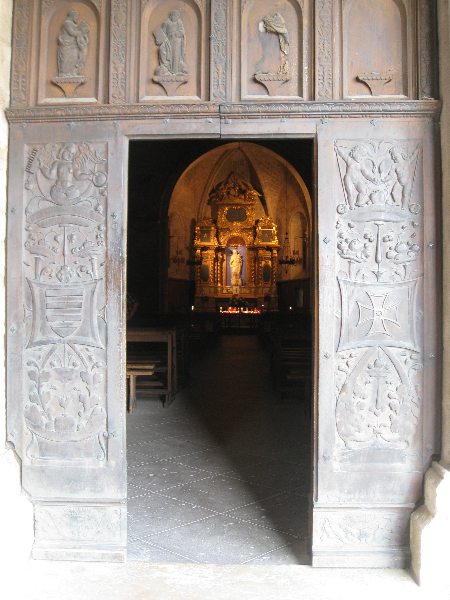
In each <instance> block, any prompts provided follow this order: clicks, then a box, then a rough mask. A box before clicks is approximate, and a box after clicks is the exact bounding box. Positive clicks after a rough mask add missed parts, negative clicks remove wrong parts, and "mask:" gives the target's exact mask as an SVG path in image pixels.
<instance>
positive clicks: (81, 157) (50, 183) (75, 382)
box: [24, 143, 107, 461]
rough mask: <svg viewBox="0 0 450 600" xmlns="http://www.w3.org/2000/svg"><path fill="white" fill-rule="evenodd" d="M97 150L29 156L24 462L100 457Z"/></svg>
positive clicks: (65, 148) (101, 251) (57, 147)
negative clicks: (26, 434) (26, 442)
mask: <svg viewBox="0 0 450 600" xmlns="http://www.w3.org/2000/svg"><path fill="white" fill-rule="evenodd" d="M99 146H100V145H99ZM103 146H104V145H103ZM105 151H106V147H103V148H101V149H100V148H98V149H97V148H94V147H93V146H92V145H90V144H86V143H79V144H74V143H69V144H48V145H46V146H37V147H34V148H32V150H31V151H30V153H29V160H28V163H27V168H26V170H27V172H28V174H29V177H28V179H27V181H26V184H25V187H26V189H27V191H28V194H29V195H30V196H31V197H30V199H29V201H28V204H27V206H26V210H25V215H26V221H27V226H26V232H27V238H26V241H25V244H24V249H25V252H26V255H27V260H26V261H25V265H26V266H28V268H29V270H30V272H29V276H27V277H26V286H27V289H28V294H27V297H28V298H29V303H28V305H26V306H25V307H24V309H25V317H24V320H25V322H29V323H30V327H29V338H28V344H27V348H26V350H25V365H26V372H27V377H28V381H29V391H28V401H29V403H28V404H27V405H26V406H25V415H24V416H25V422H26V425H27V428H28V431H29V432H30V434H31V441H30V443H29V445H28V448H27V456H28V458H30V459H32V460H34V459H38V458H39V459H42V458H45V459H55V460H58V459H59V460H80V459H90V460H100V461H103V460H105V459H106V455H107V450H106V445H105V444H106V437H107V433H106V431H107V425H106V420H107V418H106V408H105V402H106V400H105V398H106V392H105V369H106V362H105V358H106V357H105V349H104V342H103V339H102V338H103V336H104V332H102V329H103V328H102V327H101V326H100V321H101V320H102V319H103V320H105V318H106V317H105V299H104V266H105V253H106V246H105V224H104V216H103V215H104V211H105V203H106V184H107V173H106V171H105V165H106V158H105V157H104V155H105V153H106V152H105Z"/></svg>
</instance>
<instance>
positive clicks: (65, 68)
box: [58, 10, 90, 77]
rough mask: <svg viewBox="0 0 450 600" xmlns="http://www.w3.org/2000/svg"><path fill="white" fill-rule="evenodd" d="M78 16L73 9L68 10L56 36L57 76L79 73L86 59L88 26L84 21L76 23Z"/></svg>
mask: <svg viewBox="0 0 450 600" xmlns="http://www.w3.org/2000/svg"><path fill="white" fill-rule="evenodd" d="M78 18H79V15H78V13H77V12H76V11H75V10H71V11H69V12H68V13H67V17H66V20H65V21H64V23H63V26H62V28H61V31H60V33H59V36H58V75H59V77H76V76H77V75H80V73H81V69H82V68H83V65H84V62H85V60H86V54H87V48H88V44H89V29H90V28H89V25H88V24H87V23H86V21H81V23H79V24H77V21H78Z"/></svg>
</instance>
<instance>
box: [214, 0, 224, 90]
mask: <svg viewBox="0 0 450 600" xmlns="http://www.w3.org/2000/svg"><path fill="white" fill-rule="evenodd" d="M226 67H227V2H226V0H212V2H211V100H226V91H227V90H226V88H227V68H226Z"/></svg>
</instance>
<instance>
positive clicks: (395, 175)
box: [383, 146, 419, 209]
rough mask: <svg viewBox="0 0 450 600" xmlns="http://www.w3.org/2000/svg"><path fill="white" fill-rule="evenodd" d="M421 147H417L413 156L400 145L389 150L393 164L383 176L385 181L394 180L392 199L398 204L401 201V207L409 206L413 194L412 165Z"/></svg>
mask: <svg viewBox="0 0 450 600" xmlns="http://www.w3.org/2000/svg"><path fill="white" fill-rule="evenodd" d="M418 152H419V148H418V147H417V148H416V149H415V150H414V152H413V153H412V154H411V156H408V155H407V154H406V153H405V152H404V151H402V150H401V149H400V148H399V147H398V146H393V147H392V148H391V149H390V150H389V155H390V157H391V159H392V161H393V165H392V166H391V169H390V171H389V173H388V174H387V175H386V176H385V177H384V178H383V183H385V182H387V181H393V182H394V185H393V188H392V192H391V194H392V199H393V200H394V202H395V203H396V204H400V203H401V207H402V208H403V209H404V208H407V207H408V205H409V199H410V196H411V191H412V186H413V181H414V177H413V176H412V175H411V173H410V167H411V166H412V165H413V164H414V163H415V161H416V158H417V155H418Z"/></svg>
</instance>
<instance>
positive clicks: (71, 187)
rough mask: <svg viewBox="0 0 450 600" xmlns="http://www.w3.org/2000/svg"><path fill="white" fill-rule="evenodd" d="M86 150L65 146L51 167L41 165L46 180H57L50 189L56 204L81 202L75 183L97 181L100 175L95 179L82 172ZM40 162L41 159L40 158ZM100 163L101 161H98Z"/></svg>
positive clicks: (71, 145) (69, 145)
mask: <svg viewBox="0 0 450 600" xmlns="http://www.w3.org/2000/svg"><path fill="white" fill-rule="evenodd" d="M83 156H84V148H83V147H81V148H80V149H79V148H78V147H77V145H76V144H73V143H68V144H65V145H64V146H63V147H62V148H61V150H60V151H59V152H58V155H57V158H56V160H54V161H53V163H52V164H51V166H50V167H47V166H45V164H42V165H41V168H40V172H41V173H42V175H44V177H45V178H46V179H49V180H55V183H54V185H53V186H52V187H51V189H50V197H51V198H52V200H53V201H54V202H55V204H59V205H65V204H75V203H77V202H80V190H79V189H78V187H77V186H76V185H75V184H74V183H73V181H74V179H75V180H76V181H87V180H89V181H94V179H95V181H94V183H96V184H98V183H99V182H98V181H97V179H98V177H99V175H100V174H97V176H96V177H94V174H93V173H87V172H84V171H83V170H82V165H83V160H82V159H83ZM39 161H40V158H39ZM98 162H100V161H98Z"/></svg>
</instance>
